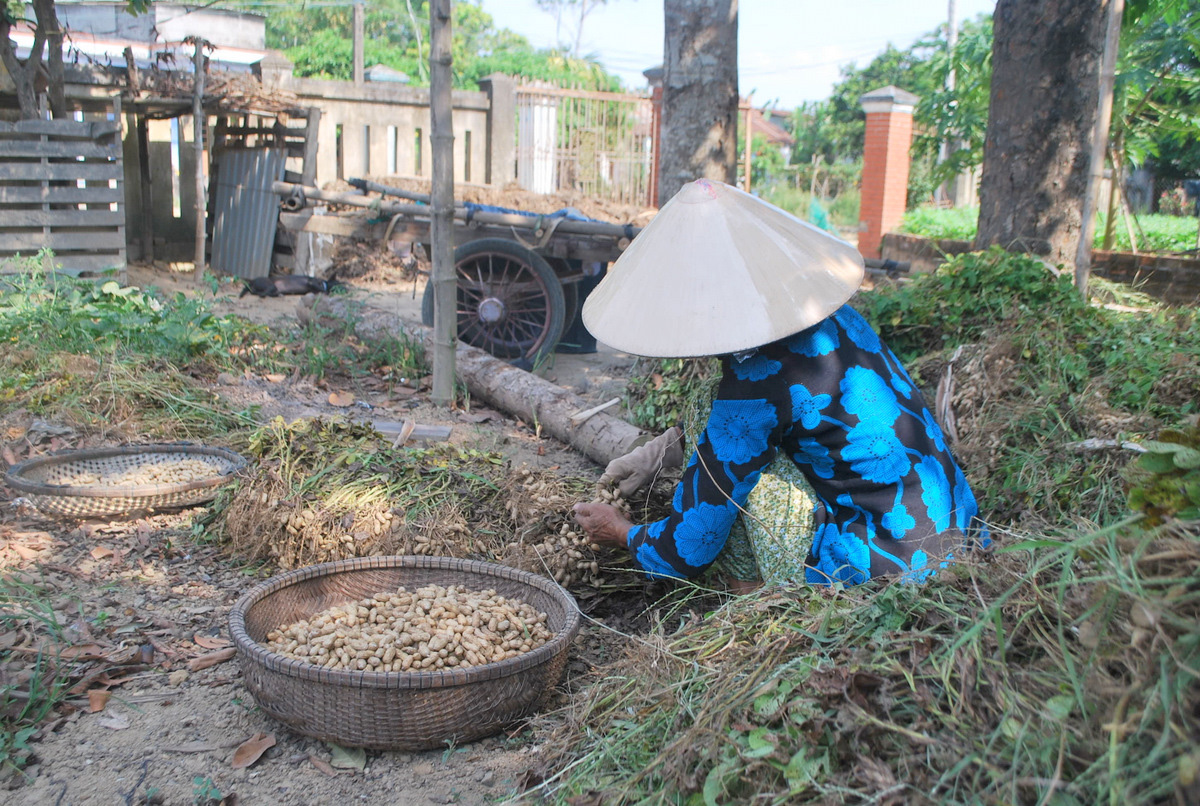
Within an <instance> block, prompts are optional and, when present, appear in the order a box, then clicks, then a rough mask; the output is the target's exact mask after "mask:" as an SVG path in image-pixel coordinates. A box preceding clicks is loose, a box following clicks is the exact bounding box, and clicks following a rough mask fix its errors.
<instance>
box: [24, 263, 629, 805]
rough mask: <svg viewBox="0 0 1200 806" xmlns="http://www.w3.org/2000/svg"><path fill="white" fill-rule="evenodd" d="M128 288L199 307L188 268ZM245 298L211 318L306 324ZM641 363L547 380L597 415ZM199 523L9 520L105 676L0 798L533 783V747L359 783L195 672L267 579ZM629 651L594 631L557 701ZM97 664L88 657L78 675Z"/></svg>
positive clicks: (286, 797) (383, 286)
mask: <svg viewBox="0 0 1200 806" xmlns="http://www.w3.org/2000/svg"><path fill="white" fill-rule="evenodd" d="M129 282H130V284H133V285H140V286H150V285H154V286H157V287H159V288H161V289H162V290H163V291H165V292H167V293H171V294H173V293H174V292H176V291H183V292H184V293H195V292H196V288H195V286H194V285H193V283H192V280H191V274H190V266H177V267H168V266H165V265H159V266H158V267H148V266H137V267H133V268H132V269H131V271H130V276H129ZM237 290H238V287H237V286H229V287H227V288H224V289H223V290H222V292H221V293H222V294H228V298H225V299H220V300H219V301H218V302H217V308H218V309H219V310H228V311H232V312H234V313H237V314H239V315H241V316H244V317H246V318H249V319H252V320H255V321H258V322H267V321H273V320H276V319H280V318H285V317H294V316H295V307H296V298H295V297H281V298H271V299H260V298H257V297H254V296H246V297H241V298H238V297H236V296H235V295H234V294H236V291H237ZM421 291H422V287H421V281H420V280H418V281H416V282H413V281H407V282H402V281H400V280H399V279H397V278H394V277H390V278H389V277H382V278H381V277H372V278H362V279H360V280H355V281H353V282H352V288H351V290H350V293H351V294H352V295H353V296H354V297H355V298H357V299H361V300H363V301H364V302H365V303H366V304H367V305H371V306H375V307H379V308H382V309H385V310H389V311H394V312H395V313H396V315H397V316H398V317H399V318H401V319H403V320H408V321H414V322H415V321H418V320H419V318H420V299H421V297H420V294H421ZM228 292H232V293H228ZM203 293H208V292H207V289H205V290H204V291H203ZM632 360H633V359H632V358H631V357H629V356H627V355H623V354H620V353H615V352H613V351H611V350H608V349H606V348H603V347H602V348H601V350H600V351H599V352H597V353H596V354H594V355H558V356H556V357H555V359H554V360H553V361H552V362H550V364H549V365H548V366H547V367H545V368H544V369H542V370H541V374H542V375H543V376H544V377H546V378H547V379H548V380H551V381H553V382H555V383H558V384H560V385H563V386H566V387H569V388H571V389H573V390H574V391H576V392H577V393H578V394H579V395H580V396H581V397H582V398H583V399H584V400H585V401H587V402H589V403H596V402H603V401H605V400H607V399H610V398H611V397H614V396H616V395H617V394H619V393H620V391H621V389H622V387H623V379H624V377H625V374H626V373H627V370H628V367H629V365H630V364H631V363H632ZM214 392H216V393H217V394H219V395H220V396H221V397H223V398H225V399H226V400H228V401H229V402H231V403H233V404H235V405H238V406H244V405H250V404H253V405H257V406H259V407H260V412H261V414H262V416H263V417H264V418H266V417H271V416H274V415H276V414H278V415H282V416H284V417H285V418H287V419H292V418H294V417H298V416H302V415H314V414H318V415H334V414H343V415H344V414H345V413H346V411H347V410H346V409H335V408H333V407H332V406H330V405H329V403H328V402H327V398H328V396H329V390H328V389H325V388H319V387H318V386H317V385H315V384H313V383H311V382H308V381H303V380H285V381H282V382H278V383H275V382H272V381H270V380H268V379H265V378H259V377H253V376H247V377H242V376H238V377H230V376H222V377H221V378H220V379H219V382H218V385H217V386H216V388H214ZM356 396H357V398H358V400H359V401H360V402H359V403H356V405H355V407H353V409H352V410H353V412H354V415H353V416H355V417H362V418H375V419H385V420H398V419H401V418H413V419H416V420H417V422H419V423H422V424H429V425H450V426H452V429H453V430H452V436H451V439H452V440H454V441H456V442H461V443H464V444H469V445H471V446H473V447H479V448H482V449H486V450H498V451H502V452H503V453H504V454H505V455H507V456H508V457H510V458H511V459H512V461H513V464H514V465H519V464H521V463H527V464H530V465H533V466H535V467H540V468H554V467H556V466H557V467H558V468H562V469H563V470H570V471H571V472H575V473H582V474H588V473H591V474H595V475H598V474H599V471H600V469H599V468H597V467H595V466H594V465H592V464H591V463H590V462H588V461H587V460H586V459H584V458H582V457H581V456H579V455H578V454H577V453H575V452H573V451H571V450H569V449H566V448H565V447H563V446H561V445H559V444H558V443H556V442H554V441H553V440H550V439H544V438H539V437H538V436H537V435H535V434H534V432H533V431H532V430H531V429H530V428H529V427H528V426H526V425H525V424H523V423H520V422H518V421H516V420H514V419H512V418H509V417H506V416H505V415H503V413H499V412H490V413H489V412H488V411H487V410H486V409H483V408H481V407H478V406H475V407H472V410H471V411H470V412H461V411H460V412H448V411H445V410H440V409H436V408H434V407H433V406H431V405H430V404H429V403H428V401H427V400H426V399H425V397H424V395H423V394H421V393H417V394H413V395H409V396H405V397H402V398H395V399H387V398H384V397H382V396H380V395H373V394H372V393H371V392H370V390H359V391H358V392H357V393H356ZM363 404H365V405H363ZM610 411H611V410H610ZM615 413H616V414H618V416H619V415H620V414H621V412H620V411H619V410H616V411H615ZM489 414H490V416H487V415H489ZM481 415H482V416H481ZM5 425H12V424H11V423H6V424H5ZM14 427H16V426H14ZM20 427H22V428H25V429H26V431H25V434H26V438H28V439H30V440H33V441H35V442H36V449H37V450H38V451H39V452H43V451H46V450H48V449H51V448H53V447H54V445H55V443H54V440H59V443H60V444H70V441H71V435H70V434H61V433H53V429H51V430H50V431H37V430H36V429H37V427H38V426H36V424H35V425H34V426H33V428H32V430H30V424H29V423H25V424H23V425H20ZM195 514H196V511H195V510H191V511H188V510H185V511H183V512H181V513H171V514H158V515H152V516H149V517H144V518H140V519H136V520H125V521H114V522H100V521H97V522H86V523H82V524H73V523H63V522H57V521H52V520H48V519H45V518H43V517H41V516H39V515H38V514H37V513H36V512H35V511H33V510H31V509H30V508H29V507H27V506H21V505H14V504H4V505H3V506H2V507H0V570H2V571H3V573H5V574H8V575H12V576H14V577H16V578H19V579H22V580H24V581H25V582H26V583H27V584H29V585H32V586H36V587H38V588H40V589H42V590H43V591H44V592H45V594H46V595H47V596H48V597H49V598H50V600H51V601H52V602H53V603H54V608H55V611H56V614H57V616H58V618H59V620H60V621H61V622H62V623H64V624H68V625H70V626H69V627H68V628H67V632H68V635H69V637H70V638H71V640H72V642H73V643H75V644H76V645H78V646H81V647H85V648H87V651H90V652H93V653H95V656H100V655H103V657H105V658H106V659H107V661H106V664H105V665H104V668H105V671H103V673H102V676H99V677H97V678H95V679H92V680H90V681H85V684H84V685H83V686H81V687H80V688H79V690H78V691H76V692H74V693H73V694H72V697H71V698H70V701H71V703H72V704H73V705H75V706H76V710H74V711H73V712H71V713H70V714H68V715H66V716H63V717H61V718H58V719H56V720H55V721H53V722H51V723H50V724H48V725H46V726H44V727H43V728H42V729H41V731H39V734H38V735H37V736H36V738H35V740H34V741H33V742H32V743H31V751H32V755H31V757H30V760H31V764H30V766H29V767H28V768H27V770H26V771H25V774H24V776H23V777H22V778H20V779H13V780H10V781H9V782H8V786H9V787H10V788H9V791H6V792H3V793H0V800H3V801H4V802H5V803H8V804H14V806H16V805H17V804H31V805H32V804H106V805H107V804H146V803H162V804H197V803H200V804H209V803H211V804H217V803H222V804H233V803H241V804H281V805H292V804H294V805H296V806H299V805H300V804H312V805H314V806H315V805H317V804H332V803H338V802H341V803H362V804H385V803H386V804H427V803H428V804H444V803H463V804H482V803H496V802H504V801H506V800H508V799H509V798H510V797H511V796H513V794H514V793H516V792H518V791H519V790H520V789H522V788H523V785H524V784H525V783H526V782H527V781H528V780H529V778H530V776H532V775H533V774H534V773H533V772H532V771H533V770H536V768H537V756H538V750H539V748H538V746H537V744H536V740H535V739H532V738H531V736H530V734H528V733H521V732H520V731H517V732H516V733H515V734H514V735H512V736H509V735H500V736H497V737H493V738H489V739H486V740H483V741H479V742H475V743H472V744H469V745H466V746H462V747H454V748H448V749H446V750H440V751H432V752H422V753H403V752H368V753H367V754H366V762H365V765H364V766H363V767H362V768H361V769H354V768H349V769H335V768H334V767H333V766H331V764H332V763H334V762H335V761H337V759H335V758H334V756H333V750H332V749H331V748H330V747H329V746H328V745H326V744H323V743H321V742H317V741H314V740H310V739H306V738H302V737H299V736H295V735H292V734H289V733H288V732H287V731H286V730H285V729H284V727H283V726H282V725H280V724H277V723H274V722H272V721H271V720H270V719H268V718H267V717H266V716H264V715H263V714H262V713H260V712H259V710H258V709H257V708H256V707H255V705H254V702H253V700H252V698H251V697H250V695H249V693H248V692H247V691H246V689H245V688H244V687H243V685H242V682H241V676H240V671H239V668H238V663H237V661H236V660H231V661H228V662H223V663H218V664H216V665H214V666H212V667H210V668H204V669H201V670H189V661H193V660H194V659H195V658H196V657H199V656H202V655H206V654H209V653H211V652H214V651H218V650H220V649H222V648H224V647H226V646H228V645H229V644H228V638H229V636H228V627H227V618H228V612H229V610H230V607H231V606H232V605H233V603H234V602H235V601H236V599H237V598H238V596H240V595H241V594H242V593H244V592H245V590H246V589H247V588H248V587H249V586H250V585H252V584H253V583H254V582H255V581H256V580H257V579H258V577H259V576H260V575H261V574H262V573H264V572H263V571H262V570H261V569H257V568H253V567H246V566H245V565H244V564H242V563H239V562H238V561H237V560H236V559H234V558H231V557H229V556H227V555H225V554H223V553H221V552H219V551H218V550H217V549H215V548H214V547H213V546H211V545H208V544H204V543H198V542H196V541H195V540H194V539H193V537H192V535H191V522H192V519H193V516H194V515H195ZM635 598H638V599H640V598H641V597H635ZM643 606H644V602H638V601H629V602H627V603H623V604H621V605H620V606H618V607H617V608H616V610H617V611H620V610H621V609H622V608H626V609H627V611H628V612H625V613H622V612H612V613H610V614H609V623H610V624H613V625H614V626H616V627H622V626H625V625H626V622H627V621H628V620H630V619H635V618H637V617H638V616H639V614H640V611H639V608H641V607H643ZM586 609H587V607H586V606H585V610H586ZM610 609H611V608H610ZM20 640H21V636H19V635H15V634H11V633H10V634H7V635H3V634H0V642H8V645H10V646H11V645H12V644H13V643H14V642H16V643H17V645H18V646H19V645H20V644H19V642H20ZM624 640H625V639H624V638H621V637H620V636H615V635H614V634H613V633H612V632H610V631H607V630H606V629H603V628H601V627H598V626H596V625H594V624H592V623H588V622H585V628H584V630H583V631H582V632H581V634H580V636H579V638H577V640H576V645H575V646H574V647H573V648H572V658H571V661H570V662H569V666H568V671H567V675H566V679H565V682H564V685H563V687H562V690H561V691H559V692H557V693H556V694H555V697H556V698H558V700H559V701H561V699H562V698H563V697H565V696H568V692H570V691H571V690H573V689H575V688H577V687H578V686H580V685H581V684H582V683H583V682H584V681H585V680H586V679H587V676H588V674H589V673H590V672H591V671H592V670H593V669H594V668H595V666H596V665H597V664H599V663H601V662H602V661H603V660H604V659H605V658H607V657H610V656H612V655H613V654H614V653H619V652H620V651H621V648H622V645H623V642H624ZM88 659H92V660H94V656H81V657H80V658H79V662H81V663H82V662H84V661H85V660H88ZM93 666H95V664H93ZM93 690H107V691H109V692H111V694H110V698H109V699H108V700H107V703H106V704H104V707H103V709H102V710H96V711H95V712H92V710H91V708H90V707H89V700H88V698H87V692H88V691H93ZM97 696H99V697H101V698H102V697H103V696H104V695H97ZM552 704H553V703H551V705H552ZM260 732H261V733H265V734H270V735H273V736H274V739H275V745H274V746H273V747H271V748H270V749H268V750H267V751H266V753H265V754H264V755H263V756H262V758H261V759H260V760H258V761H257V762H256V763H255V764H253V765H252V766H250V767H248V768H245V769H240V770H235V769H233V767H232V766H231V760H232V756H233V753H234V750H235V748H236V747H237V746H238V745H239V744H241V743H242V742H244V741H246V740H248V739H250V738H251V737H253V736H255V734H257V733H260ZM2 786H3V785H0V788H2Z"/></svg>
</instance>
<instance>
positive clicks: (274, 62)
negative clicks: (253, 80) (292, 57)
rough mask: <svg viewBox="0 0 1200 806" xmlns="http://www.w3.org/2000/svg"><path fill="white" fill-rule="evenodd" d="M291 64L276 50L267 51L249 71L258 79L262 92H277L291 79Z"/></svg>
mask: <svg viewBox="0 0 1200 806" xmlns="http://www.w3.org/2000/svg"><path fill="white" fill-rule="evenodd" d="M292 67H293V65H292V63H291V62H290V61H288V58H287V57H286V56H284V55H283V54H282V53H280V52H279V51H277V50H268V51H267V55H265V56H263V57H262V59H261V60H260V61H258V62H255V63H254V64H253V65H251V67H250V71H251V72H252V73H253V74H254V75H255V76H257V77H258V80H259V81H260V82H261V83H262V85H263V89H264V90H277V89H279V88H280V87H282V86H283V85H285V84H287V83H288V82H289V81H291V79H292Z"/></svg>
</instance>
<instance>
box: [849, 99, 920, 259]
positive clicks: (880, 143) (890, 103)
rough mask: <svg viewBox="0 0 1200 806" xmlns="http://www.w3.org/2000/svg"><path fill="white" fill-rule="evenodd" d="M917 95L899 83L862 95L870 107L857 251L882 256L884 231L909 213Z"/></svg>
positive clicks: (872, 256)
mask: <svg viewBox="0 0 1200 806" xmlns="http://www.w3.org/2000/svg"><path fill="white" fill-rule="evenodd" d="M919 100H920V98H918V97H917V96H916V95H913V94H912V93H911V92H905V91H904V90H902V89H900V88H899V87H892V86H887V87H882V88H880V89H877V90H872V91H871V92H868V93H867V94H866V95H864V96H862V98H861V99H860V101H861V103H862V107H863V111H864V112H866V113H867V134H866V140H865V141H864V143H863V174H862V203H861V206H860V208H859V214H858V219H859V221H858V231H859V234H858V251H859V252H861V253H862V256H863V257H865V258H878V257H879V245H880V243H882V241H883V234H884V233H885V232H888V231H890V230H892V229H893V228H895V226H896V225H897V224H899V223H900V219H901V218H902V217H903V216H904V208H905V204H906V202H907V199H908V166H909V154H908V149H909V146H910V145H911V144H912V117H913V107H914V106H916V103H917V101H919Z"/></svg>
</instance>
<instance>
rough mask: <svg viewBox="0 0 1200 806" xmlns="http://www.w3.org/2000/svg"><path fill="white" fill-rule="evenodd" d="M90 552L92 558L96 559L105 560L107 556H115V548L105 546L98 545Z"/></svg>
mask: <svg viewBox="0 0 1200 806" xmlns="http://www.w3.org/2000/svg"><path fill="white" fill-rule="evenodd" d="M88 553H89V554H91V555H92V559H94V560H103V559H104V558H105V557H111V556H113V550H112V549H109V548H105V547H104V546H96V548H94V549H92V550H91V551H90V552H88Z"/></svg>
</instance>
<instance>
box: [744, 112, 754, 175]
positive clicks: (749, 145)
mask: <svg viewBox="0 0 1200 806" xmlns="http://www.w3.org/2000/svg"><path fill="white" fill-rule="evenodd" d="M753 109H754V107H753V106H752V105H751V104H750V99H749V98H747V99H746V157H745V163H746V169H745V171H746V177H745V180H744V188H743V189H744V190H745V191H746V192H747V193H749V192H750V160H751V158H752V157H751V155H752V154H753V153H754V152H753V143H754V135H753V134H751V133H750V113H751V111H752V110H753Z"/></svg>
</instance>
